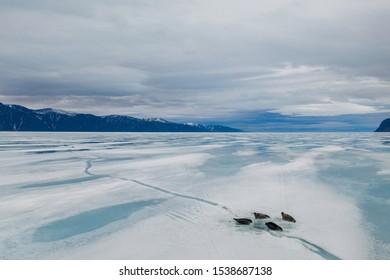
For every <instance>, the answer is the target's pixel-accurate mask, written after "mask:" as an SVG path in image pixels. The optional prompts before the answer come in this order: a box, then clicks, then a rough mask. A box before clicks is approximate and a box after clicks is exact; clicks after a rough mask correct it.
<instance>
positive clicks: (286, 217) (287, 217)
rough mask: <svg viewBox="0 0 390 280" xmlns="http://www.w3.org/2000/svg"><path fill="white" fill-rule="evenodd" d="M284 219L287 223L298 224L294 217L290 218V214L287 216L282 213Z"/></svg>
mask: <svg viewBox="0 0 390 280" xmlns="http://www.w3.org/2000/svg"><path fill="white" fill-rule="evenodd" d="M282 219H283V220H285V221H287V222H293V223H295V222H296V220H295V219H294V218H293V217H292V216H290V215H289V214H286V213H284V212H282Z"/></svg>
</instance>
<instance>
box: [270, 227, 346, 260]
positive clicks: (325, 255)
mask: <svg viewBox="0 0 390 280" xmlns="http://www.w3.org/2000/svg"><path fill="white" fill-rule="evenodd" d="M268 232H269V233H270V234H271V235H272V236H275V237H278V238H283V237H285V238H289V239H295V240H298V241H300V243H301V244H302V245H303V246H304V247H305V248H307V249H309V250H310V251H311V252H313V253H315V254H317V255H318V256H320V257H322V258H324V259H326V260H341V259H340V258H339V257H337V256H336V255H334V254H332V253H331V252H329V251H327V250H325V249H324V248H322V247H321V246H318V245H316V244H314V243H312V242H310V241H307V240H306V239H303V238H300V237H297V236H292V235H285V234H283V233H282V232H281V233H274V232H270V231H268Z"/></svg>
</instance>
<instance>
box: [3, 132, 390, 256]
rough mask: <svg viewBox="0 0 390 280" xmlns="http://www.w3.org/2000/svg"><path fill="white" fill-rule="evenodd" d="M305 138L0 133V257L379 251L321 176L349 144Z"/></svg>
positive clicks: (349, 200)
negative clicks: (322, 165) (243, 221)
mask: <svg viewBox="0 0 390 280" xmlns="http://www.w3.org/2000/svg"><path fill="white" fill-rule="evenodd" d="M307 137H309V138H310V135H309V136H308V135H305V138H303V137H301V138H299V139H296V140H292V139H291V138H289V137H287V136H285V138H283V137H282V136H281V135H268V134H267V135H266V134H164V133H162V134H147V133H146V134H131V133H130V134H99V135H96V134H88V133H57V134H56V133H51V134H48V133H19V134H18V133H3V134H1V138H0V139H1V141H0V154H1V158H0V170H1V182H0V194H1V196H0V223H1V228H0V259H370V258H375V252H374V250H375V249H374V248H375V244H374V243H375V238H373V237H372V235H371V233H370V230H369V229H367V227H366V224H367V223H366V222H365V220H364V219H365V218H364V215H363V213H362V209H361V208H360V207H359V204H358V202H357V201H356V199H355V197H353V196H348V195H347V194H346V193H345V192H342V191H338V190H337V188H335V186H330V185H329V183H327V182H325V181H323V180H321V179H320V176H318V172H319V167H318V166H317V161H323V162H326V163H327V162H332V160H333V158H332V157H334V156H335V155H337V154H339V153H343V152H344V153H345V152H346V150H347V149H348V148H349V147H348V146H346V145H342V144H340V143H338V142H337V141H336V143H335V142H333V143H330V141H329V139H328V138H329V136H327V137H326V138H325V139H324V141H323V142H324V143H323V144H321V145H315V146H312V141H311V140H312V139H311V138H310V139H307ZM297 147H298V148H297ZM355 152H356V151H355ZM360 153H364V152H360ZM377 173H378V172H377ZM379 173H380V172H379ZM382 173H383V172H382ZM385 175H386V174H382V175H378V176H382V177H383V176H385ZM330 176H331V175H330ZM282 211H284V212H286V213H290V214H292V215H293V216H294V217H295V219H296V220H297V223H289V222H286V221H283V220H282V219H281V215H280V213H281V212H282ZM253 212H262V213H266V214H268V215H270V216H271V218H270V219H269V221H273V222H275V223H277V224H279V225H280V226H281V227H282V228H283V232H274V231H270V230H269V229H267V227H266V226H265V225H264V222H265V221H263V220H255V219H254V216H253ZM235 217H246V218H251V219H252V220H253V221H254V223H252V224H251V225H249V226H247V225H240V224H237V223H236V222H235V221H234V220H233V218H235ZM373 256H374V257H373Z"/></svg>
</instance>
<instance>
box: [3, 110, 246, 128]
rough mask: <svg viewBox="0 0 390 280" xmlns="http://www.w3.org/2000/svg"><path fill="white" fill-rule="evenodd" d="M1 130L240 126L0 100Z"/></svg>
mask: <svg viewBox="0 0 390 280" xmlns="http://www.w3.org/2000/svg"><path fill="white" fill-rule="evenodd" d="M0 130H2V131H85V132H92V131H93V132H99V131H103V132H104V131H106V132H239V131H240V130H238V129H234V128H230V127H226V126H220V125H201V124H180V123H174V122H169V121H167V120H164V119H161V118H149V119H138V118H134V117H130V116H123V115H109V116H95V115H92V114H79V113H73V112H67V111H62V110H57V109H51V108H45V109H39V110H31V109H28V108H26V107H23V106H20V105H7V104H3V103H0Z"/></svg>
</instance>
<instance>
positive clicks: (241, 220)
mask: <svg viewBox="0 0 390 280" xmlns="http://www.w3.org/2000/svg"><path fill="white" fill-rule="evenodd" d="M233 219H234V220H235V221H236V222H237V223H239V224H242V225H249V224H250V223H252V220H251V219H247V218H233Z"/></svg>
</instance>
